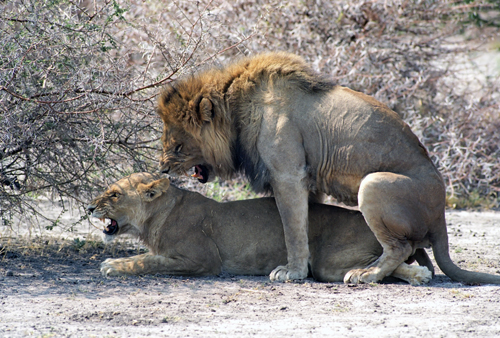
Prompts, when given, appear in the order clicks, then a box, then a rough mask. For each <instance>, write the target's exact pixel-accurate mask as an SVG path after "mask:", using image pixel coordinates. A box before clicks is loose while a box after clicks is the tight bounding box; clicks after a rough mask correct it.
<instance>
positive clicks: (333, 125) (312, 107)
mask: <svg viewBox="0 0 500 338" xmlns="http://www.w3.org/2000/svg"><path fill="white" fill-rule="evenodd" d="M158 102H159V103H158V114H159V115H160V116H161V118H162V120H163V122H164V133H163V136H162V142H163V155H162V158H161V160H160V170H161V171H162V172H164V173H170V174H180V173H184V172H186V171H187V170H189V169H190V168H192V167H195V168H201V169H203V170H202V172H201V174H199V173H198V172H197V173H196V176H197V177H198V178H199V179H201V177H203V179H204V180H206V179H207V173H208V179H211V178H213V177H214V176H221V177H223V178H227V177H230V176H231V175H233V174H234V173H237V172H243V173H244V174H245V175H246V176H247V177H248V179H249V180H250V182H251V183H252V186H253V187H254V189H255V190H257V191H268V192H272V193H273V194H274V196H275V198H276V203H277V205H278V208H279V210H280V215H281V219H282V221H283V227H284V232H285V234H286V236H285V238H286V246H287V249H288V250H287V264H286V265H283V266H279V267H277V268H276V269H275V270H274V271H273V272H272V273H271V279H272V280H281V281H284V280H287V279H297V278H303V277H305V275H306V274H307V262H308V259H309V254H310V252H309V248H308V243H309V241H308V239H307V214H308V198H313V199H315V200H320V199H321V195H322V194H328V195H332V196H333V197H335V198H336V199H337V200H339V201H342V202H344V203H346V204H349V205H356V204H358V205H359V208H360V210H361V212H362V213H363V216H364V217H365V219H366V221H367V223H368V226H369V227H370V228H371V230H372V231H373V233H374V234H375V236H376V238H377V239H378V240H379V242H380V244H381V245H382V247H383V248H384V253H383V255H382V256H381V257H380V258H379V259H378V260H377V262H376V263H374V265H373V266H369V267H366V268H365V269H357V270H356V271H352V273H351V274H349V278H348V280H347V281H349V282H376V281H379V280H381V279H382V278H384V277H385V276H387V275H389V274H390V273H392V272H393V271H394V270H395V269H396V268H397V267H398V266H399V265H400V264H401V263H402V262H404V261H405V260H406V259H407V258H408V257H409V256H410V255H412V253H414V252H415V250H416V249H418V248H422V247H427V246H429V245H432V246H433V249H434V252H435V256H437V257H436V259H437V260H439V261H438V263H439V262H440V267H441V269H442V270H443V271H444V272H445V273H447V274H448V275H449V276H450V277H452V278H453V279H455V280H460V281H468V282H484V281H491V278H490V277H486V276H484V275H478V274H474V273H472V274H470V273H468V272H465V271H463V270H460V269H458V268H457V267H456V266H455V265H454V264H453V263H452V262H451V260H450V258H449V253H448V238H447V233H446V222H445V214H444V208H445V186H444V183H443V180H442V178H441V175H440V174H439V172H438V170H437V169H436V167H435V166H434V165H433V163H432V161H431V160H430V158H429V156H428V154H427V151H426V149H425V148H424V146H423V145H422V144H421V143H420V142H419V140H418V139H417V137H416V136H415V135H414V134H413V133H412V132H411V130H410V128H409V127H408V125H407V124H406V123H404V122H403V120H402V119H401V118H400V116H399V115H398V114H396V113H395V112H393V111H392V110H390V109H389V108H388V107H387V106H385V105H384V104H382V103H380V102H378V101H376V100H375V99H373V98H371V97H369V96H367V95H364V94H362V93H358V92H355V91H353V90H350V89H348V88H344V87H340V86H336V85H334V84H332V83H330V82H328V81H326V80H324V79H322V78H321V77H320V76H318V75H316V74H315V73H314V72H313V71H312V70H311V69H310V68H309V67H308V66H307V65H306V63H305V62H304V61H303V60H302V59H301V58H299V57H297V56H294V55H291V54H286V53H268V54H261V55H257V56H255V57H251V58H244V59H242V60H240V61H238V62H236V63H234V64H231V65H229V66H227V67H225V68H222V69H211V70H207V71H205V72H202V73H200V74H198V75H196V76H193V77H189V78H186V79H183V80H180V81H177V82H176V83H175V84H174V85H173V86H169V87H168V88H166V89H165V90H164V91H163V93H162V95H161V97H160V98H159V101H158ZM208 102H210V104H209V103H208ZM176 149H177V150H179V149H180V151H176ZM498 278H500V277H496V278H494V279H493V282H496V281H497V280H498Z"/></svg>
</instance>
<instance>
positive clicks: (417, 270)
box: [88, 173, 433, 285]
mask: <svg viewBox="0 0 500 338" xmlns="http://www.w3.org/2000/svg"><path fill="white" fill-rule="evenodd" d="M88 210H89V211H90V212H92V215H93V216H95V217H98V218H108V219H110V223H109V225H108V226H107V227H106V230H105V231H104V233H106V234H107V235H108V237H111V236H115V235H122V234H130V235H133V236H135V237H138V238H140V239H141V240H142V241H143V242H144V243H145V244H146V245H147V246H148V248H149V249H150V252H148V253H146V254H142V255H138V256H134V257H129V258H118V259H107V260H105V261H104V262H103V263H102V264H101V272H102V274H103V275H104V276H116V275H127V274H128V275H134V274H145V273H165V274H173V275H194V276H207V275H218V274H220V273H222V272H226V273H231V274H244V275H267V274H269V273H270V272H271V270H272V269H273V268H274V267H275V266H276V265H278V264H283V263H285V262H286V247H285V239H284V234H283V226H282V225H281V219H280V216H279V213H278V208H277V207H276V204H275V202H274V199H272V198H262V199H254V200H246V201H238V202H228V203H218V202H215V201H213V200H211V199H208V198H206V197H203V196H202V195H200V194H198V193H194V192H189V191H186V190H182V189H178V188H176V187H173V186H172V185H170V181H169V180H168V179H167V178H159V177H156V176H154V175H151V174H148V173H137V174H133V175H131V176H129V177H126V178H123V179H121V180H119V181H118V182H116V183H115V184H112V185H111V186H110V187H109V189H107V191H106V192H105V193H104V194H102V195H101V196H99V197H97V198H95V199H94V200H93V201H92V202H91V205H89V207H88ZM308 233H309V247H310V249H311V256H310V259H309V262H308V263H309V265H310V268H311V274H312V276H313V277H314V278H315V279H317V280H319V281H325V282H339V281H340V282H341V281H342V280H343V278H344V275H345V274H346V272H347V271H349V270H351V269H353V268H358V267H363V266H365V265H367V264H370V263H372V262H373V261H375V260H376V259H377V258H378V257H379V256H380V254H381V253H382V247H381V246H380V244H379V243H378V241H377V240H376V238H375V236H373V233H372V232H371V231H370V229H369V228H368V227H367V226H366V223H365V221H364V219H363V216H362V215H361V213H359V212H357V211H351V210H347V209H342V208H337V207H333V206H327V205H320V204H317V205H311V207H310V209H309V232H308ZM418 254H419V255H417V257H416V258H417V259H418V260H419V261H420V262H422V263H423V264H426V265H428V266H429V267H430V268H431V269H433V267H432V263H430V260H429V259H428V257H427V254H426V253H425V251H423V250H422V252H419V253H418ZM392 275H393V276H395V277H398V278H400V279H403V280H405V281H407V282H409V283H411V284H413V285H418V284H422V283H427V282H428V281H429V280H430V279H431V278H432V273H431V272H430V271H429V269H428V268H427V267H425V266H422V267H420V266H416V265H408V264H406V263H402V264H401V265H400V266H399V267H397V269H396V270H395V271H394V272H393V273H392Z"/></svg>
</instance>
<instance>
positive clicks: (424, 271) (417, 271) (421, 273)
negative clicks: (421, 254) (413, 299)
mask: <svg viewBox="0 0 500 338" xmlns="http://www.w3.org/2000/svg"><path fill="white" fill-rule="evenodd" d="M431 279H432V272H431V271H430V270H429V269H428V268H427V267H426V266H416V267H415V268H414V273H413V276H411V278H410V280H409V281H408V282H409V283H410V284H411V285H415V286H416V285H422V284H427V283H429V282H430V281H431Z"/></svg>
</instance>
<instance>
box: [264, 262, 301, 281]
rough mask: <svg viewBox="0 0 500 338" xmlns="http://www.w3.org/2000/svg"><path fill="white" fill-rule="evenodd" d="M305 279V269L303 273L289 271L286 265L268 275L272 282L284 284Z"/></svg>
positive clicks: (293, 270)
mask: <svg viewBox="0 0 500 338" xmlns="http://www.w3.org/2000/svg"><path fill="white" fill-rule="evenodd" d="M306 277H307V267H306V269H305V271H301V270H298V269H290V268H289V267H288V265H286V266H285V265H280V266H278V267H277V268H276V269H274V270H273V271H271V274H270V275H269V278H270V279H271V281H272V282H286V281H289V280H294V279H304V278H306Z"/></svg>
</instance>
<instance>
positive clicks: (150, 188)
mask: <svg viewBox="0 0 500 338" xmlns="http://www.w3.org/2000/svg"><path fill="white" fill-rule="evenodd" d="M169 186H170V180H169V179H168V178H161V179H159V180H156V181H153V182H151V183H148V184H142V183H140V184H139V185H138V186H137V191H139V194H141V196H142V198H143V199H144V200H145V201H146V202H151V201H153V200H154V199H156V198H157V197H160V196H161V194H163V193H164V192H166V191H167V190H168V187H169Z"/></svg>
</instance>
